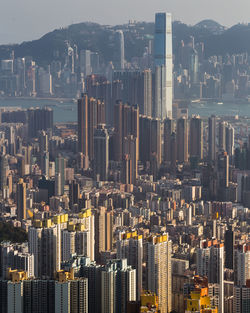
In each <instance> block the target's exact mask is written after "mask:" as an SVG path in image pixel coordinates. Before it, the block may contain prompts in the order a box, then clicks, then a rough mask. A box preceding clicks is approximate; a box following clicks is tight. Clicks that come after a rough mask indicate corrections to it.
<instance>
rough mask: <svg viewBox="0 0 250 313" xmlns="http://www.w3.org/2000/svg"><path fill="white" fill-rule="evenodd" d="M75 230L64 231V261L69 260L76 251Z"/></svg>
mask: <svg viewBox="0 0 250 313" xmlns="http://www.w3.org/2000/svg"><path fill="white" fill-rule="evenodd" d="M75 238H76V232H75V231H68V230H63V231H62V261H69V260H70V258H71V255H72V254H74V253H75Z"/></svg>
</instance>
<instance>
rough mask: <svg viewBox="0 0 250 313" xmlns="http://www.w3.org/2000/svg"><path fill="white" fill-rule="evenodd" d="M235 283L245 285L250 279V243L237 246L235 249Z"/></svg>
mask: <svg viewBox="0 0 250 313" xmlns="http://www.w3.org/2000/svg"><path fill="white" fill-rule="evenodd" d="M233 257H234V284H235V285H236V286H240V287H241V286H245V285H246V283H247V280H249V279H250V245H249V244H244V245H240V246H236V247H235V249H234V254H233Z"/></svg>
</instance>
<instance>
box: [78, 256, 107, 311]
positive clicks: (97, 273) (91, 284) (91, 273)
mask: <svg viewBox="0 0 250 313" xmlns="http://www.w3.org/2000/svg"><path fill="white" fill-rule="evenodd" d="M101 269H102V267H101V266H100V265H96V262H94V261H92V262H91V261H90V258H84V259H83V262H82V265H81V275H82V276H83V277H85V278H87V279H88V307H89V312H92V313H100V312H101V301H100V299H101Z"/></svg>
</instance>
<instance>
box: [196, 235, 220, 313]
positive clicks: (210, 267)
mask: <svg viewBox="0 0 250 313" xmlns="http://www.w3.org/2000/svg"><path fill="white" fill-rule="evenodd" d="M200 246H201V247H200V248H199V249H197V274H198V275H201V276H207V277H208V283H211V284H217V285H218V288H219V308H218V312H219V313H224V244H220V243H218V242H217V240H215V241H208V242H207V241H202V242H201V245H200Z"/></svg>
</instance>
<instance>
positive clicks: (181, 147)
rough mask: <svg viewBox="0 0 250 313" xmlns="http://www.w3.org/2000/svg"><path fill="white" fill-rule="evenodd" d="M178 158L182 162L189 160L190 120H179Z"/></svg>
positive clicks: (177, 128)
mask: <svg viewBox="0 0 250 313" xmlns="http://www.w3.org/2000/svg"><path fill="white" fill-rule="evenodd" d="M176 130H177V159H178V162H180V163H187V162H188V120H187V119H186V118H184V117H183V118H180V119H178V120H177V127H176Z"/></svg>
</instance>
